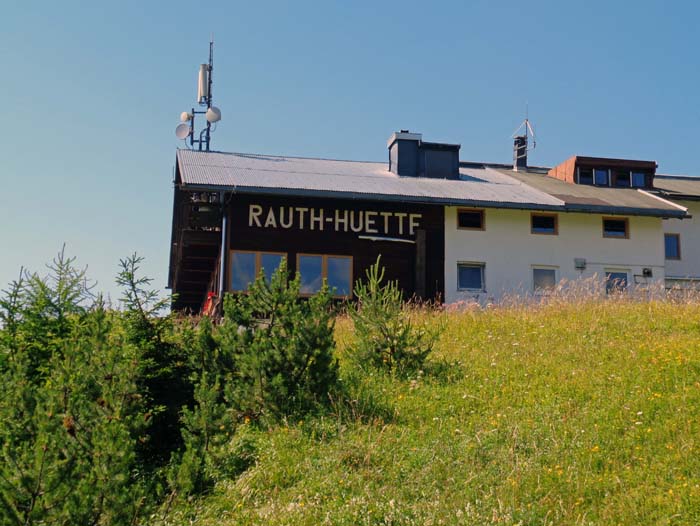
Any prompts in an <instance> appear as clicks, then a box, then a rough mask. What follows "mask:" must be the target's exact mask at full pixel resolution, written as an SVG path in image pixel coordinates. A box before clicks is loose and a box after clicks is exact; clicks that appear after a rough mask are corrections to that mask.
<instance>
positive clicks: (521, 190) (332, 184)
mask: <svg viewBox="0 0 700 526" xmlns="http://www.w3.org/2000/svg"><path fill="white" fill-rule="evenodd" d="M177 160H178V166H179V171H180V177H181V182H182V184H183V186H190V187H213V188H222V189H231V190H234V191H237V192H241V193H268V194H277V193H283V194H289V195H328V196H330V195H333V196H335V197H352V198H363V199H377V200H401V201H410V202H424V203H443V204H451V203H454V204H479V205H488V204H491V205H492V206H495V205H498V206H504V207H522V208H536V209H543V208H544V209H548V208H557V207H560V206H561V205H562V204H563V203H562V201H561V200H559V199H557V198H555V197H552V196H550V195H547V194H546V193H544V192H541V191H539V190H537V189H535V188H531V187H529V186H528V185H525V184H523V183H521V182H520V181H517V180H515V179H513V178H512V177H508V176H507V175H505V174H503V173H501V172H499V171H497V170H494V169H492V168H483V167H482V168H461V169H460V179H461V180H447V179H430V178H421V177H399V176H397V175H395V174H393V173H391V172H390V171H389V166H388V164H387V163H381V162H358V161H335V160H328V159H311V158H300V157H279V156H268V155H251V154H241V153H221V152H200V151H195V150H178V152H177Z"/></svg>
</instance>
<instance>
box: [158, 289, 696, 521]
mask: <svg viewBox="0 0 700 526" xmlns="http://www.w3.org/2000/svg"><path fill="white" fill-rule="evenodd" d="M424 315H426V316H430V317H431V318H432V320H431V322H432V323H444V324H445V331H444V333H443V336H442V338H441V341H440V346H439V350H438V352H437V353H436V354H437V355H436V356H434V357H433V358H432V363H433V364H434V365H433V367H431V368H429V370H428V371H426V373H425V374H423V375H420V376H418V377H417V378H413V379H407V380H399V379H393V378H390V377H387V376H383V375H377V374H376V373H374V374H371V373H370V372H369V371H367V372H366V374H365V373H362V372H360V371H358V368H357V366H355V365H353V364H352V362H351V361H350V360H348V359H347V357H345V356H343V350H344V349H346V348H347V345H348V343H349V342H350V341H351V339H352V326H351V324H350V323H349V322H348V321H347V320H341V321H340V322H339V324H338V326H337V328H336V338H337V341H338V344H339V350H340V353H341V364H342V371H343V374H344V375H345V378H346V381H347V383H348V385H349V386H350V387H349V388H348V389H349V391H350V392H351V394H350V396H349V400H346V401H337V402H336V403H335V404H334V407H335V411H332V412H331V413H330V414H325V415H319V416H318V417H314V418H310V419H307V420H306V421H302V422H289V423H288V424H287V425H285V426H280V427H275V428H271V429H267V430H260V429H255V428H254V427H253V425H250V429H249V430H247V432H246V436H247V437H248V440H249V442H250V443H252V444H254V445H255V449H256V451H257V453H256V454H257V460H256V462H255V464H254V465H253V466H252V467H250V468H249V469H248V470H247V471H246V472H245V473H243V475H241V476H240V477H238V478H237V479H236V480H229V481H222V482H220V483H219V484H218V485H217V486H216V488H215V489H214V490H213V492H212V493H211V494H209V495H207V496H206V497H204V498H202V499H201V500H199V501H195V502H191V503H177V504H175V505H174V506H173V507H172V508H170V509H169V510H168V512H166V516H167V519H166V522H168V523H171V524H185V523H190V521H192V522H191V523H192V524H201V525H212V526H213V525H221V524H231V525H233V524H266V525H276V524H295V525H296V524H300V525H317V524H346V525H357V524H474V525H477V524H479V525H481V524H513V525H515V524H523V525H525V524H538V525H542V524H606V525H607V524H688V525H690V524H693V525H694V524H698V523H700V450H699V448H700V434H699V432H700V305H698V304H677V305H676V304H672V303H668V302H665V303H632V302H629V303H628V302H616V301H607V302H593V303H588V304H585V305H571V304H558V305H552V306H548V307H540V308H529V309H528V308H525V307H513V308H503V309H494V310H487V311H475V312H460V313H458V312H453V313H439V314H436V313H428V314H424ZM440 364H442V365H440Z"/></svg>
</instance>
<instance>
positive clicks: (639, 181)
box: [632, 172, 647, 188]
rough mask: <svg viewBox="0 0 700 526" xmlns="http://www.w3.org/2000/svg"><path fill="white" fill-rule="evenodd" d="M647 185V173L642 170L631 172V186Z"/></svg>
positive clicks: (643, 186)
mask: <svg viewBox="0 0 700 526" xmlns="http://www.w3.org/2000/svg"><path fill="white" fill-rule="evenodd" d="M646 185H647V174H645V173H642V172H632V187H634V188H645V187H646Z"/></svg>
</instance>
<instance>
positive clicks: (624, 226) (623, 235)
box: [603, 217, 630, 239]
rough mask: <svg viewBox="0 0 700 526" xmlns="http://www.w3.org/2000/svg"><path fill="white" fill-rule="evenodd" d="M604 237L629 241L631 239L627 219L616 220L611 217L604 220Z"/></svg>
mask: <svg viewBox="0 0 700 526" xmlns="http://www.w3.org/2000/svg"><path fill="white" fill-rule="evenodd" d="M603 237H612V238H618V239H627V238H628V237H630V233H629V222H628V221H627V218H622V219H614V218H610V217H604V218H603Z"/></svg>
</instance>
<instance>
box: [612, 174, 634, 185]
mask: <svg viewBox="0 0 700 526" xmlns="http://www.w3.org/2000/svg"><path fill="white" fill-rule="evenodd" d="M612 185H613V186H614V187H615V188H629V187H630V186H632V179H631V176H630V171H629V170H613V172H612Z"/></svg>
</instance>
